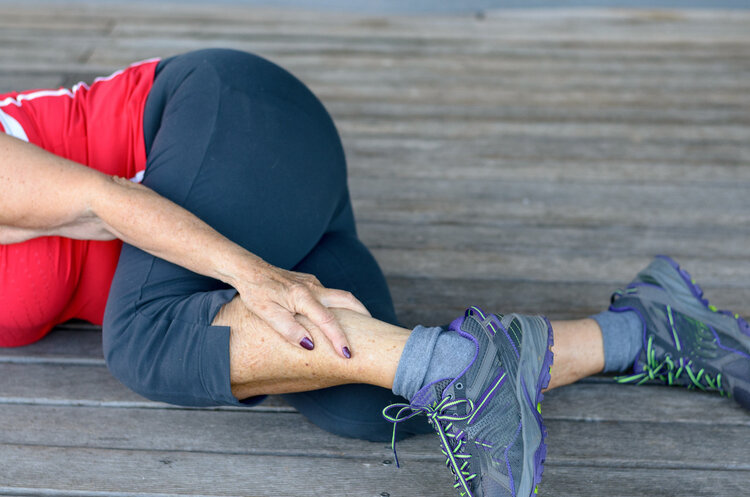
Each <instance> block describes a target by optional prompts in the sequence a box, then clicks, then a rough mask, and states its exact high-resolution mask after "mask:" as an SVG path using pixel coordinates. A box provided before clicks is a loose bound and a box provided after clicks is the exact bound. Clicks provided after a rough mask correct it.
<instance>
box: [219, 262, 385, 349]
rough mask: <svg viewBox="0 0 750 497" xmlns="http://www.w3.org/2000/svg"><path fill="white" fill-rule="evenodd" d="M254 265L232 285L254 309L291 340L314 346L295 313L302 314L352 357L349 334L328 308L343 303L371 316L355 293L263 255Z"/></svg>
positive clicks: (249, 307)
mask: <svg viewBox="0 0 750 497" xmlns="http://www.w3.org/2000/svg"><path fill="white" fill-rule="evenodd" d="M252 266H253V267H252V270H251V271H250V272H251V274H250V276H249V277H247V278H242V279H239V282H238V283H235V285H233V286H235V288H236V289H237V290H238V291H239V292H240V298H241V299H242V302H243V303H244V304H245V306H246V307H247V308H248V309H249V310H250V311H251V312H253V313H254V314H256V315H257V316H258V317H260V318H261V319H263V320H264V321H265V322H266V323H268V325H269V326H271V328H273V329H274V330H276V331H277V332H278V333H279V334H281V335H282V336H283V337H284V338H286V339H287V340H288V341H289V342H291V343H293V344H296V345H299V346H300V347H303V348H305V349H308V350H312V349H313V347H314V343H313V341H312V337H311V336H310V332H309V331H308V330H307V329H305V327H304V326H302V325H301V324H300V323H299V322H298V321H297V320H296V319H295V315H296V314H301V315H303V316H305V317H307V318H308V319H309V320H310V321H312V323H313V324H315V325H316V326H317V327H318V328H320V330H321V331H322V332H323V334H324V335H325V336H326V337H327V338H328V340H329V341H330V342H331V345H333V348H334V350H335V351H336V352H337V353H338V354H339V355H340V356H342V357H345V358H350V357H351V349H350V347H349V343H348V341H347V339H346V335H345V334H344V331H343V330H342V328H341V326H340V325H339V323H338V322H337V321H336V318H335V316H334V315H333V313H332V312H331V311H330V310H328V308H329V307H340V308H344V309H350V310H352V311H355V312H358V313H361V314H365V315H367V316H369V315H370V313H369V312H368V311H367V309H366V308H365V306H364V305H362V303H361V302H360V301H359V300H357V299H356V297H354V295H352V294H351V293H349V292H346V291H343V290H333V289H330V288H326V287H324V286H323V285H321V284H320V281H318V279H317V278H316V277H315V276H313V275H311V274H305V273H296V272H294V271H286V270H284V269H280V268H278V267H275V266H272V265H270V264H268V263H267V262H265V261H263V260H261V259H257V260H255V261H253V264H252Z"/></svg>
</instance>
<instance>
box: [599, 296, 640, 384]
mask: <svg viewBox="0 0 750 497" xmlns="http://www.w3.org/2000/svg"><path fill="white" fill-rule="evenodd" d="M591 318H592V319H593V320H595V321H596V322H597V323H599V327H600V328H601V329H602V339H603V340H604V372H605V373H611V372H623V371H625V370H627V369H630V367H631V366H632V365H633V362H634V361H635V358H636V356H637V355H638V353H639V352H640V351H641V349H642V348H643V345H642V344H643V322H642V321H641V318H640V317H639V316H638V314H636V313H635V312H633V311H623V312H612V311H604V312H600V313H599V314H596V315H594V316H591Z"/></svg>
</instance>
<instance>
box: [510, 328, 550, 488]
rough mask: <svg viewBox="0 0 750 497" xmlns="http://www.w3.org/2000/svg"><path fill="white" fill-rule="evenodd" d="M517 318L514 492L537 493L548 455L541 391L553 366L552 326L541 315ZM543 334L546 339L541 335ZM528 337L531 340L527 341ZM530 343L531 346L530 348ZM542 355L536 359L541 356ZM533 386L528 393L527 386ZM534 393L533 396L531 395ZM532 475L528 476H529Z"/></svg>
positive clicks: (545, 385) (545, 386) (547, 383)
mask: <svg viewBox="0 0 750 497" xmlns="http://www.w3.org/2000/svg"><path fill="white" fill-rule="evenodd" d="M512 316H513V317H514V318H515V319H518V320H519V322H520V323H521V327H522V329H523V338H522V342H521V357H520V360H519V363H518V371H519V374H518V377H517V379H516V397H517V398H518V399H519V401H520V402H519V403H520V405H521V406H522V409H521V422H522V426H523V429H522V433H523V446H524V470H523V474H522V477H521V482H520V484H519V486H518V488H517V492H516V495H519V496H521V495H523V496H526V495H532V492H533V493H534V494H536V493H537V492H538V489H539V483H540V482H541V480H542V473H543V472H544V461H545V459H546V457H547V445H546V444H545V442H544V440H545V439H546V437H547V429H546V427H545V426H544V421H543V419H542V413H541V402H542V400H543V399H544V394H543V393H542V390H544V389H545V388H547V386H548V385H549V381H550V368H551V367H552V360H553V354H552V345H553V343H554V339H553V336H552V326H551V325H550V322H549V320H548V319H547V318H546V317H544V316H522V315H518V314H512ZM543 337H546V340H545V339H544V338H543ZM529 338H531V339H532V340H533V341H532V342H531V343H529V342H527V341H526V340H527V339H529ZM529 345H531V347H529ZM542 356H543V357H544V358H543V359H542V361H541V362H540V361H539V358H540V357H542ZM528 385H531V386H532V390H531V392H529V389H528V388H527V386H528ZM531 395H533V397H532V396H531ZM529 475H531V476H529Z"/></svg>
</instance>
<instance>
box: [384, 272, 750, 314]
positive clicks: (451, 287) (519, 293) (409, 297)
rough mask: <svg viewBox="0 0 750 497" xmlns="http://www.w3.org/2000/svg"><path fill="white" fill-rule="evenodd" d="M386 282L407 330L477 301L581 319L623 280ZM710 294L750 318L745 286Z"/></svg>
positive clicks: (395, 278)
mask: <svg viewBox="0 0 750 497" xmlns="http://www.w3.org/2000/svg"><path fill="white" fill-rule="evenodd" d="M386 269H388V268H386ZM550 270H552V269H550ZM631 277H632V276H631ZM699 281H700V280H699ZM388 283H389V286H390V288H391V292H392V295H393V301H394V303H395V307H396V312H397V315H398V317H399V319H400V320H401V323H402V324H403V325H404V326H406V327H408V328H411V327H413V326H415V325H417V324H432V325H436V324H446V323H450V322H451V321H452V320H453V319H454V318H455V317H456V316H458V315H460V314H461V313H462V312H463V311H464V310H465V309H466V307H468V306H470V305H478V306H479V307H481V308H483V309H485V310H487V311H489V312H503V313H507V312H520V313H524V314H545V315H547V316H548V317H549V318H550V319H580V318H582V317H585V316H589V315H591V314H595V313H597V312H600V311H602V310H604V309H605V308H606V307H607V306H608V303H609V296H610V295H611V293H612V291H613V290H614V289H616V288H617V287H618V286H619V285H620V284H621V283H616V282H612V283H602V282H575V283H573V282H561V281H529V280H523V279H518V280H511V279H505V278H502V277H498V278H496V279H488V280H480V279H475V278H469V277H466V278H436V277H434V276H427V277H423V278H407V277H404V276H401V275H398V274H396V272H395V271H394V274H391V275H390V276H388ZM707 295H708V296H709V297H710V299H711V301H712V302H715V303H716V304H717V305H718V306H720V307H721V308H726V309H732V310H734V311H735V312H739V313H741V314H742V315H744V316H750V306H749V305H748V302H750V289H748V288H747V287H745V288H729V287H725V288H711V289H710V290H709V292H708V293H707Z"/></svg>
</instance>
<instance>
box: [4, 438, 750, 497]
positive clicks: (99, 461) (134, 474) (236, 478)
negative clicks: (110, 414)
mask: <svg viewBox="0 0 750 497" xmlns="http://www.w3.org/2000/svg"><path fill="white" fill-rule="evenodd" d="M9 461H12V463H9ZM0 474H2V475H4V476H3V477H0V478H2V481H5V480H12V482H13V483H11V484H7V483H6V484H5V486H0V494H8V493H17V494H18V493H26V492H33V491H36V492H39V491H40V490H42V489H45V488H52V489H55V490H57V491H59V492H62V491H65V492H66V493H65V495H87V494H86V493H84V492H99V494H98V495H103V494H106V495H117V494H115V492H118V491H121V490H122V489H127V490H128V493H127V494H125V495H138V494H141V493H149V494H152V493H163V494H171V495H176V494H177V495H253V496H265V495H269V496H270V495H278V494H279V491H280V489H283V490H282V492H283V493H284V494H285V495H295V496H298V497H304V496H308V495H309V496H318V495H330V496H347V497H349V496H367V497H370V496H377V495H383V492H386V493H388V494H389V496H393V497H397V496H405V495H435V496H446V497H448V496H452V495H454V490H453V488H452V485H450V478H449V473H448V472H447V470H446V469H445V467H444V465H443V464H440V463H438V462H435V461H409V462H408V464H404V465H403V466H402V467H401V469H400V470H396V468H394V467H393V465H392V464H382V462H381V461H378V460H376V459H372V460H367V459H365V460H347V459H332V458H309V462H308V463H306V464H300V459H299V458H295V457H273V456H255V455H251V456H245V455H226V454H204V453H191V452H162V451H148V452H147V451H137V452H133V451H122V450H102V449H69V448H53V447H28V446H13V445H0ZM80 475H85V477H81V476H80ZM749 476H750V472H747V471H706V470H703V469H699V468H687V469H675V470H670V471H665V470H663V469H650V468H626V469H621V468H610V467H606V466H596V465H589V466H580V467H579V466H574V467H566V466H562V467H561V466H555V465H553V464H548V465H547V467H546V471H545V478H544V480H543V485H542V487H541V491H540V495H542V496H545V495H553V494H554V495H559V494H558V492H564V494H565V495H576V496H599V495H605V494H607V493H608V492H611V490H612V488H617V489H618V495H622V496H624V497H628V496H642V495H649V494H650V493H651V492H653V491H654V490H655V489H658V491H669V490H668V489H671V490H674V491H675V492H679V493H680V494H681V495H695V496H710V497H723V496H730V495H741V493H742V492H743V491H744V488H745V485H746V484H747V481H748V477H749ZM665 478H667V479H668V481H669V482H670V483H669V484H666V483H665ZM667 486H668V489H667ZM19 487H20V488H19ZM88 495H90V494H88Z"/></svg>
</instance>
